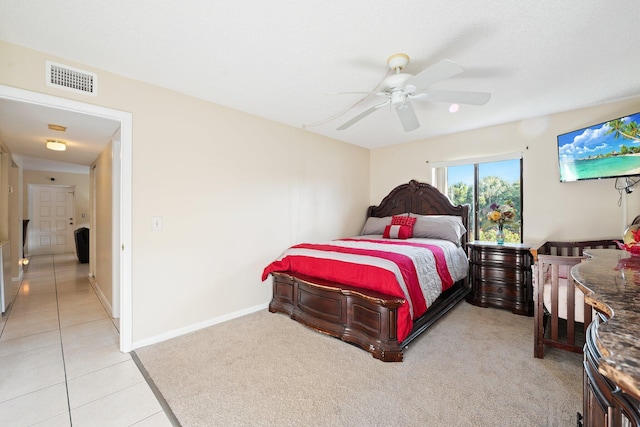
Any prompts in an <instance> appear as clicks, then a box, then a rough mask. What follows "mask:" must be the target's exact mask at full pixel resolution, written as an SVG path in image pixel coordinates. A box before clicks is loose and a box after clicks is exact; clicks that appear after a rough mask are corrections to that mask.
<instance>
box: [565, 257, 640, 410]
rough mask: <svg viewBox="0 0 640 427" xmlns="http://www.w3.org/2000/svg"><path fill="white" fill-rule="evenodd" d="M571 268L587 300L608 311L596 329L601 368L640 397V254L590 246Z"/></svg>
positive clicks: (624, 387) (627, 390)
mask: <svg viewBox="0 0 640 427" xmlns="http://www.w3.org/2000/svg"><path fill="white" fill-rule="evenodd" d="M584 253H585V255H588V256H589V257H591V258H590V259H587V261H586V262H583V263H581V264H578V265H576V266H575V267H573V268H572V269H571V274H572V275H573V277H574V279H575V280H576V281H577V285H578V287H580V289H581V290H582V291H583V292H584V293H585V301H586V302H587V303H588V304H589V305H591V306H593V307H595V308H596V309H597V310H599V311H601V312H603V313H605V314H607V315H608V317H609V320H608V321H607V322H605V323H601V324H600V325H599V326H598V330H597V332H596V334H597V337H596V345H597V347H598V349H599V350H600V352H601V353H602V359H601V361H600V366H599V367H598V370H599V371H600V373H602V374H603V375H605V376H606V377H608V378H609V379H611V380H612V381H613V382H615V383H616V384H617V385H618V386H619V387H620V388H621V389H622V390H623V391H624V392H626V393H627V394H629V395H631V396H633V397H634V398H636V399H638V400H640V257H635V256H631V255H630V254H629V253H628V252H626V251H621V250H616V249H586V250H585V251H584Z"/></svg>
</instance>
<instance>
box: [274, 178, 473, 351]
mask: <svg viewBox="0 0 640 427" xmlns="http://www.w3.org/2000/svg"><path fill="white" fill-rule="evenodd" d="M400 217H403V218H416V221H418V222H414V224H415V225H414V227H413V230H414V231H415V232H416V236H417V237H411V238H408V239H406V238H404V237H406V235H403V230H405V228H404V225H402V224H401V225H395V226H393V225H389V224H388V222H389V221H391V220H393V221H394V222H397V220H400V222H401V223H403V222H405V221H403V220H402V219H403V218H400ZM441 221H444V224H445V225H444V226H440V224H442V222H441ZM468 221H469V206H468V205H463V206H454V205H452V204H451V202H450V201H449V199H448V198H447V197H445V196H444V195H443V194H442V193H440V192H439V191H438V190H437V189H436V188H435V187H432V186H431V185H430V184H426V183H420V182H418V181H415V180H412V181H410V182H409V183H408V184H402V185H399V186H398V187H396V188H394V189H393V190H392V191H391V192H390V193H389V194H388V195H387V196H386V197H384V198H383V200H382V201H381V203H380V204H379V205H378V206H370V207H369V209H368V210H367V220H366V223H365V227H364V228H363V232H362V235H360V236H354V237H353V238H348V239H337V240H336V241H331V242H319V243H314V244H301V245H296V246H293V247H292V248H289V249H288V250H287V251H286V252H285V253H284V254H283V255H282V256H281V257H279V258H278V259H277V260H275V261H274V262H272V263H271V264H269V265H268V266H267V267H266V268H265V270H264V272H263V280H265V279H266V278H267V277H268V276H269V275H271V276H272V278H273V295H272V300H271V302H270V304H269V311H270V312H272V313H284V314H287V315H289V316H290V317H291V318H292V319H294V320H296V321H298V322H299V323H302V324H304V325H306V326H308V327H310V328H312V329H315V330H317V331H319V332H322V333H325V334H328V335H331V336H334V337H336V338H339V339H341V340H343V341H346V342H348V343H351V344H354V345H356V346H359V347H361V348H362V349H364V350H367V351H369V352H370V353H371V354H372V355H373V357H375V358H377V359H380V360H382V361H385V362H399V361H402V358H403V350H404V349H406V348H407V346H408V345H409V343H411V342H412V341H413V340H414V339H416V338H417V337H418V336H419V335H420V334H421V333H422V332H424V331H425V330H426V329H427V328H428V327H429V326H431V325H432V324H433V323H434V322H435V321H436V320H438V319H439V318H441V317H442V316H444V315H445V314H446V313H447V312H448V311H449V310H450V309H451V308H453V307H454V306H455V305H456V304H457V303H458V302H460V301H461V300H463V299H464V298H465V297H466V295H467V294H468V293H469V288H468V283H467V273H468V260H467V256H466V243H467V241H468V237H467V236H468V234H467V233H466V230H468V228H469V227H468V225H469V223H468ZM452 223H456V224H457V223H459V224H461V229H458V230H455V231H453V232H451V230H450V229H449V225H450V224H452ZM425 224H426V225H427V228H428V230H427V231H425V228H424V227H425ZM434 227H435V228H434ZM452 227H453V228H454V229H455V225H453V226H452ZM383 228H384V229H385V230H384V231H381V230H382V229H383ZM420 230H421V231H420ZM372 231H374V232H375V234H371V232H372ZM378 233H380V234H378ZM383 233H386V234H385V237H383V235H382V234H383ZM389 233H390V234H389ZM394 233H395V234H394ZM425 233H426V234H425ZM434 233H435V234H434ZM441 233H444V235H443V236H442V237H444V238H442V239H441V238H440V237H441V236H440V234H441ZM452 233H454V234H456V233H457V239H458V240H457V242H454V240H455V239H454V238H450V236H451V234H452ZM425 236H426V238H425ZM434 236H435V238H434ZM393 237H396V238H393ZM397 237H400V238H397ZM334 245H338V246H339V248H335V247H334ZM360 245H363V246H362V247H361V246H360ZM345 247H348V249H345ZM388 248H389V249H388ZM396 248H397V250H398V251H399V252H401V254H400V255H397V254H395V251H396ZM424 249H427V251H426V252H428V253H429V254H430V255H429V254H424V253H423V252H425V251H424ZM370 250H371V251H373V252H375V253H376V254H384V255H383V257H389V258H391V259H392V260H393V262H396V257H399V258H401V259H403V260H405V259H406V258H411V259H412V262H414V263H415V271H416V272H418V271H419V272H420V273H417V279H415V278H411V277H409V276H407V274H409V273H407V272H406V271H407V270H412V267H410V266H409V267H407V266H402V265H401V264H398V265H399V266H400V267H399V269H398V271H401V272H400V273H398V272H397V271H396V273H395V277H396V278H397V279H398V282H401V285H398V284H397V283H396V285H395V287H392V285H390V284H389V283H388V282H389V281H390V280H391V279H390V278H389V276H393V273H392V272H391V270H393V268H389V270H382V269H378V270H376V268H377V267H372V266H365V265H357V266H354V265H353V264H349V263H350V262H351V261H350V260H351V258H349V261H348V262H346V263H345V261H344V260H343V259H342V258H340V260H337V259H331V260H328V261H327V262H329V263H331V264H330V266H329V267H325V266H322V265H320V262H321V261H320V260H319V259H318V258H315V256H316V255H309V253H313V254H315V253H316V252H315V251H326V252H327V253H330V254H332V255H329V256H328V257H329V258H331V257H333V256H335V257H336V258H338V257H342V256H345V257H356V258H357V257H360V256H362V257H363V258H368V255H369V254H370V253H371V252H369V251H370ZM290 251H293V252H290ZM307 251H311V252H307ZM343 251H344V252H349V253H348V254H346V255H343ZM352 251H354V252H355V255H354V253H353V252H352ZM392 251H394V252H393V253H392ZM336 253H339V255H335V254H336ZM302 255H304V256H302ZM296 256H298V257H296ZM322 256H324V255H322ZM376 256H377V255H376ZM297 258H300V259H301V260H302V259H306V260H307V261H309V260H311V261H312V263H311V264H310V265H309V264H304V265H303V264H302V261H300V262H297V261H298V259H297ZM423 258H425V259H423ZM430 258H431V259H433V263H435V265H431V266H429V267H426V269H425V265H426V264H425V265H422V264H420V263H428V262H429V261H428V259H430ZM452 260H453V261H452ZM323 262H324V261H323ZM377 262H378V261H376V263H377ZM379 262H380V264H384V263H387V262H390V261H389V260H388V259H385V260H382V261H379ZM442 262H444V263H445V265H446V267H445V268H443V267H442V265H443V264H442ZM314 263H317V264H314ZM460 263H462V264H460ZM345 265H350V268H342V267H344V266H345ZM376 265H377V264H376ZM394 268H395V266H394ZM367 269H370V270H371V271H364V270H367ZM361 270H363V271H361ZM375 271H378V272H379V273H375ZM425 271H426V272H427V273H425ZM436 271H437V273H435V272H436ZM342 273H345V274H346V276H341V274H342ZM356 273H357V274H356ZM447 273H449V274H448V275H447ZM347 276H348V277H347ZM356 276H357V278H356V279H354V277H356ZM416 280H417V281H418V282H419V284H418V285H415V283H414V284H412V283H413V282H415V281H416ZM404 282H406V283H404ZM427 282H429V283H431V282H434V283H435V286H438V283H439V284H440V286H441V287H442V289H438V290H437V291H436V294H435V295H434V293H433V292H434V291H433V288H430V290H428V291H427V290H426V286H427V285H425V283H427ZM380 286H381V287H380ZM415 286H418V288H415ZM428 286H431V285H428ZM420 287H422V288H423V289H422V294H423V296H425V301H424V305H425V306H426V307H423V304H422V302H420V301H416V300H414V297H416V293H419V292H417V291H416V290H415V289H419V288H420ZM399 289H400V290H399ZM412 289H413V290H412ZM418 298H419V296H418ZM423 308H424V309H425V311H424V312H423V311H422V309H423Z"/></svg>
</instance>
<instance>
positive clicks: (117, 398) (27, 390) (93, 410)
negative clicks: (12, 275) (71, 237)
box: [0, 254, 171, 427]
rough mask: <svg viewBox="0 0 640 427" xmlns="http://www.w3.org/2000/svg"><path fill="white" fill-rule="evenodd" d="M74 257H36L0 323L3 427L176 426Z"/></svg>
mask: <svg viewBox="0 0 640 427" xmlns="http://www.w3.org/2000/svg"><path fill="white" fill-rule="evenodd" d="M87 274H88V264H80V263H78V260H77V259H76V257H75V255H74V254H62V255H42V256H34V257H32V258H31V262H30V263H29V265H28V269H27V270H26V272H25V274H24V278H23V280H22V283H20V284H18V283H16V282H14V283H11V284H9V286H8V287H7V289H6V291H7V295H6V298H7V302H10V301H11V299H12V298H13V297H14V295H16V288H17V287H18V286H19V289H18V290H17V296H16V298H15V302H14V303H13V305H12V306H9V309H8V311H7V312H6V313H4V315H3V316H2V318H0V425H2V426H30V425H46V426H100V427H101V426H132V425H135V426H137V427H142V426H171V422H170V421H169V419H168V418H167V416H166V415H165V413H164V412H163V409H162V407H161V405H160V403H159V402H158V400H157V399H156V397H155V396H154V394H153V392H152V391H151V388H150V387H149V385H148V384H147V382H146V381H145V379H144V377H143V375H142V374H141V373H140V371H139V369H138V367H137V366H136V364H135V363H134V361H133V359H132V358H131V356H130V355H129V354H123V353H121V352H120V351H119V349H118V345H119V334H118V331H117V329H116V325H117V322H116V323H114V321H113V320H112V319H111V317H110V316H109V315H108V314H107V312H106V311H105V309H104V308H103V306H102V304H101V303H100V301H99V299H98V297H97V295H96V293H95V291H94V290H93V288H92V287H91V285H90V283H89V280H88V278H87Z"/></svg>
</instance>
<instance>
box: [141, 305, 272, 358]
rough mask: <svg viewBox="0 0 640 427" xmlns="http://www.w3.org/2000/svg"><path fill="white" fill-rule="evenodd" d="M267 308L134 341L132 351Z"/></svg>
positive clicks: (231, 314)
mask: <svg viewBox="0 0 640 427" xmlns="http://www.w3.org/2000/svg"><path fill="white" fill-rule="evenodd" d="M268 307H269V303H264V304H260V305H256V306H253V307H249V308H246V309H244V310H240V311H236V312H233V313H229V314H225V315H223V316H218V317H214V318H213V319H209V320H205V321H204V322H199V323H195V324H193V325H189V326H185V327H184V328H180V329H174V330H173V331H169V332H165V333H164V334H160V335H156V336H155V337H151V338H146V339H143V340H140V341H135V342H134V343H133V349H134V350H135V349H137V348H141V347H146V346H148V345H152V344H157V343H159V342H162V341H167V340H169V339H171V338H176V337H179V336H181V335H185V334H188V333H190V332H195V331H197V330H200V329H204V328H208V327H209V326H213V325H217V324H218V323H223V322H226V321H229V320H232V319H236V318H238V317H242V316H246V315H248V314H251V313H255V312H256V311H260V310H264V309H266V308H268Z"/></svg>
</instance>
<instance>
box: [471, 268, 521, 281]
mask: <svg viewBox="0 0 640 427" xmlns="http://www.w3.org/2000/svg"><path fill="white" fill-rule="evenodd" d="M471 268H472V269H473V271H474V274H473V276H474V277H476V278H477V279H478V280H481V281H492V280H493V281H500V282H506V283H516V282H520V281H521V280H522V279H521V277H522V273H521V272H520V271H518V270H516V269H515V268H505V267H503V266H500V265H487V264H485V265H482V264H479V265H472V266H471Z"/></svg>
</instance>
